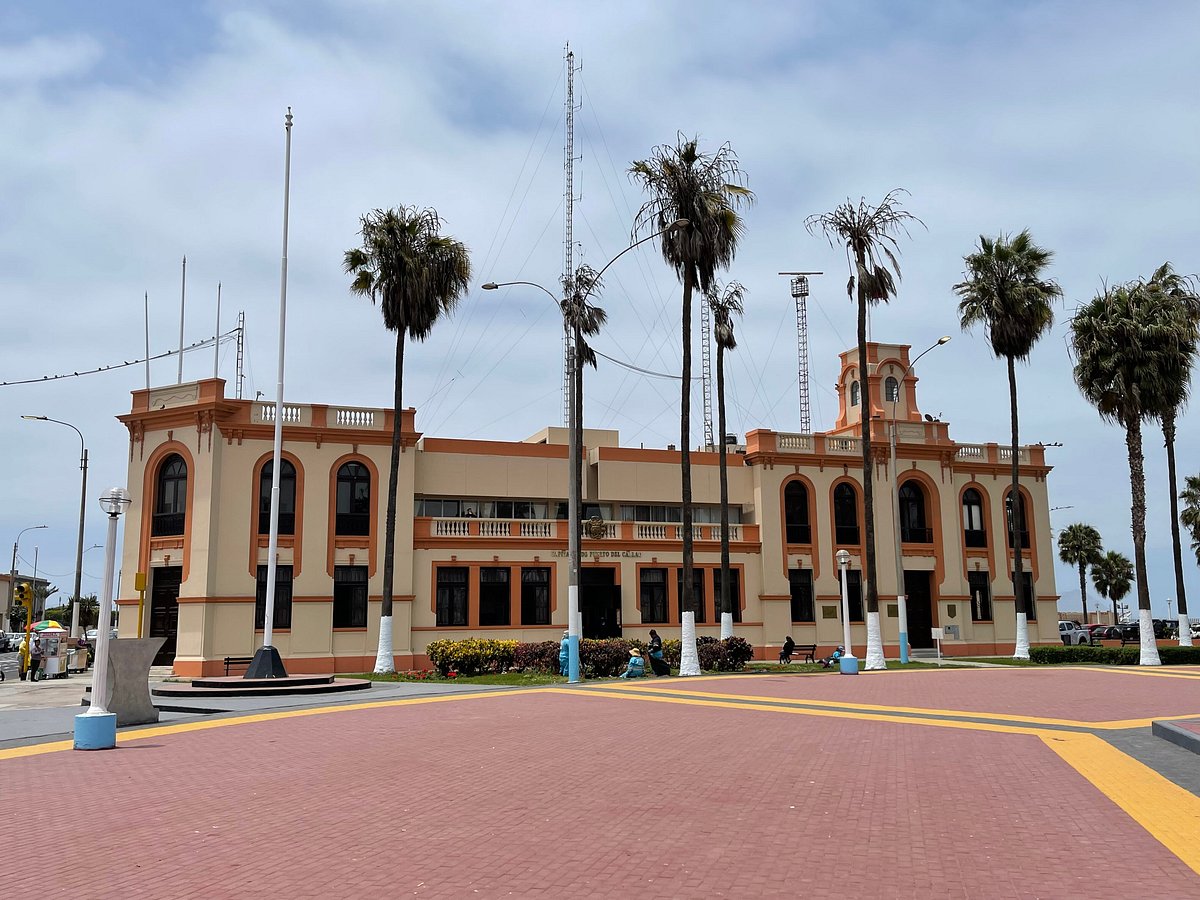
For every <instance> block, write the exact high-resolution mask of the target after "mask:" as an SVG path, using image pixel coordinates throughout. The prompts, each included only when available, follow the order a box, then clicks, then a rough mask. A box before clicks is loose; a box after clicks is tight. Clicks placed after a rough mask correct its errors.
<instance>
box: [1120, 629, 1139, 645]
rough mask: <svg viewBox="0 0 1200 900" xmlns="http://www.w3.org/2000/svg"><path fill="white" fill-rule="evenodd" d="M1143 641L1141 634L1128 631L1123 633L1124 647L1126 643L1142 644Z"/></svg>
mask: <svg viewBox="0 0 1200 900" xmlns="http://www.w3.org/2000/svg"><path fill="white" fill-rule="evenodd" d="M1141 642H1142V637H1141V635H1140V634H1137V633H1133V634H1130V633H1129V632H1128V631H1126V632H1123V633H1122V634H1121V646H1122V647H1124V646H1125V645H1126V644H1140V643H1141Z"/></svg>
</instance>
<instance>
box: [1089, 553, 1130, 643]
mask: <svg viewBox="0 0 1200 900" xmlns="http://www.w3.org/2000/svg"><path fill="white" fill-rule="evenodd" d="M1132 585H1133V563H1131V562H1130V561H1129V557H1128V556H1125V555H1124V554H1123V553H1118V552H1117V551H1116V550H1109V551H1108V552H1107V553H1105V554H1104V555H1103V556H1101V557H1100V558H1099V559H1098V560H1096V562H1094V563H1092V586H1093V587H1095V588H1096V593H1097V594H1099V595H1100V596H1101V597H1103V598H1104V599H1106V600H1111V601H1112V608H1113V624H1114V625H1115V624H1117V622H1119V621H1120V620H1121V617H1120V616H1119V615H1117V604H1118V603H1120V602H1121V601H1122V600H1124V599H1125V595H1126V594H1128V593H1129V588H1130V587H1131V586H1132Z"/></svg>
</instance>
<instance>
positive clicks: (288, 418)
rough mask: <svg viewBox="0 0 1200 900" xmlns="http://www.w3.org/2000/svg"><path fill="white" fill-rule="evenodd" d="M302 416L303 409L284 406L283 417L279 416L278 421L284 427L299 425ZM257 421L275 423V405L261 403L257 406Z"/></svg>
mask: <svg viewBox="0 0 1200 900" xmlns="http://www.w3.org/2000/svg"><path fill="white" fill-rule="evenodd" d="M303 415H304V407H302V406H289V405H288V404H286V403H285V404H284V406H283V415H282V416H280V421H281V422H283V424H285V425H299V424H300V420H301V418H302V417H303ZM258 421H260V422H274V421H275V404H274V403H262V404H260V405H259V406H258Z"/></svg>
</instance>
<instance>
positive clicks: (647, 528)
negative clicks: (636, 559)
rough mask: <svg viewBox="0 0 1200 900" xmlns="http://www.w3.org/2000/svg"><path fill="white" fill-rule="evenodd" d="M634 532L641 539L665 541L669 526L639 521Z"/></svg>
mask: <svg viewBox="0 0 1200 900" xmlns="http://www.w3.org/2000/svg"><path fill="white" fill-rule="evenodd" d="M633 533H634V535H635V536H636V537H637V539H638V540H639V541H665V540H666V539H667V526H666V525H658V524H648V523H645V522H638V523H637V524H636V525H635V526H634V529H633Z"/></svg>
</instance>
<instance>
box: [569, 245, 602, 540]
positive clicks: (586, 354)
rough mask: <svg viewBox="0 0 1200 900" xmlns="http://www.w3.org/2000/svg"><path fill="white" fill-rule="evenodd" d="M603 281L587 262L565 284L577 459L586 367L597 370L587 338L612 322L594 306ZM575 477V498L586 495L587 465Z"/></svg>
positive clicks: (580, 448) (580, 455) (580, 449)
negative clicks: (572, 370) (594, 299)
mask: <svg viewBox="0 0 1200 900" xmlns="http://www.w3.org/2000/svg"><path fill="white" fill-rule="evenodd" d="M602 286H603V281H602V280H601V278H600V273H598V272H597V271H596V270H595V269H593V268H592V267H591V266H589V265H587V264H586V263H585V264H583V265H581V266H579V267H577V268H576V269H575V273H574V275H573V276H572V278H571V279H570V281H569V282H568V283H567V284H565V285H564V286H563V287H564V290H563V297H564V299H563V301H562V303H561V306H562V313H563V321H564V322H565V323H566V326H567V328H568V329H570V331H571V342H572V346H573V347H574V348H575V353H574V375H575V378H574V386H573V390H574V393H575V423H576V424H575V433H574V434H572V435H571V440H572V441H574V442H575V454H576V455H575V458H576V459H578V460H582V459H583V367H584V366H585V365H588V366H591V367H592V368H593V369H594V368H596V351H595V350H593V349H592V348H591V346H590V345H589V344H588V342H587V340H586V339H585V335H586V336H587V337H594V336H595V335H597V334H599V333H600V329H601V328H602V327H604V323H605V322H607V321H608V313H606V312H605V311H604V310H603V309H601V308H600V307H598V306H596V305H594V304H593V303H592V302H591V300H592V295H593V294H595V293H596V292H598V291H599V290H600V288H601V287H602ZM571 477H572V478H574V479H575V496H576V497H582V496H583V466H582V465H580V466H578V467H577V468H576V469H575V471H574V472H572V473H571ZM571 527H572V528H579V527H580V523H579V522H572V523H571Z"/></svg>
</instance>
